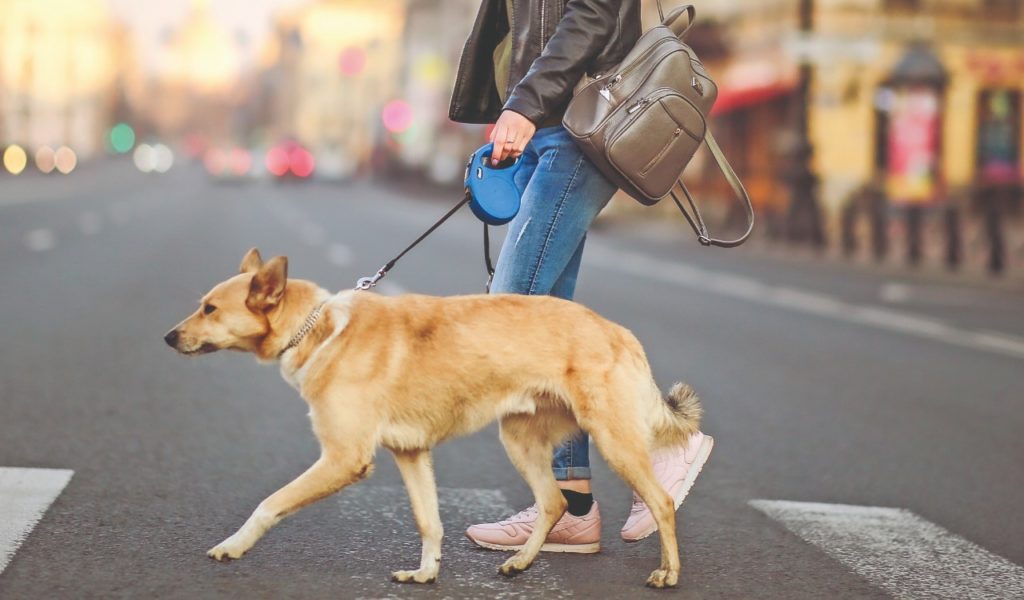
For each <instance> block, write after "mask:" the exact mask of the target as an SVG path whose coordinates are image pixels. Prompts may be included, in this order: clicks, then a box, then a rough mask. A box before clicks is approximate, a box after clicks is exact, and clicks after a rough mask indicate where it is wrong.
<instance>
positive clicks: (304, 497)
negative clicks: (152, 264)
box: [165, 248, 701, 587]
mask: <svg viewBox="0 0 1024 600" xmlns="http://www.w3.org/2000/svg"><path fill="white" fill-rule="evenodd" d="M287 267H288V260H287V258H285V257H277V258H274V259H272V260H270V261H268V262H266V263H263V261H262V259H261V258H260V254H259V252H258V251H257V250H256V249H255V248H253V249H252V250H250V251H249V252H248V254H246V255H245V258H244V259H243V260H242V266H241V273H240V274H239V275H235V276H234V277H232V278H230V279H228V280H227V281H224V282H222V283H220V284H218V285H217V286H216V287H214V288H213V289H212V290H211V291H210V292H209V293H207V294H206V295H205V296H204V297H203V299H202V301H201V304H200V306H199V309H198V310H197V311H196V312H195V313H193V314H192V315H191V316H189V317H188V318H187V319H185V320H184V321H182V322H181V323H180V324H179V325H178V326H177V327H175V328H174V329H173V330H171V332H170V333H168V334H167V336H166V338H165V339H166V341H167V343H168V344H170V345H171V346H172V347H173V348H175V349H176V350H177V351H178V352H181V353H182V354H202V353H206V352H213V351H215V350H221V349H231V350H241V351H245V352H251V353H253V354H255V355H256V357H257V358H258V359H259V360H261V361H274V360H277V361H279V362H280V367H281V373H282V375H284V377H285V379H286V380H288V381H289V382H290V383H291V384H292V385H293V386H294V387H295V388H296V389H297V390H298V391H299V393H301V394H302V397H303V398H304V399H305V400H306V402H308V403H309V407H310V412H309V414H310V419H311V421H312V425H313V432H314V433H315V434H316V437H317V439H318V440H319V441H320V447H321V455H320V458H319V459H318V460H317V461H316V462H315V463H314V464H313V466H311V467H310V468H309V469H308V470H307V471H306V472H305V473H303V474H302V475H300V476H299V477H298V478H297V479H295V480H294V481H292V482H291V483H289V484H288V485H286V486H284V487H283V488H281V489H280V490H278V491H277V492H275V493H274V494H272V495H271V496H270V497H268V498H267V499H265V500H264V501H263V502H261V503H260V505H259V506H258V507H257V508H256V510H255V511H254V512H253V513H252V516H250V517H249V519H248V520H247V521H246V522H245V524H244V525H243V526H242V527H241V529H239V530H238V532H237V533H235V534H234V535H232V536H231V537H229V538H228V539H226V540H224V541H223V542H221V543H220V544H219V545H218V546H216V547H215V548H213V549H212V550H210V551H209V552H208V554H209V556H211V557H213V558H215V559H217V560H222V559H229V558H239V557H240V556H242V555H243V554H244V553H245V552H246V551H247V550H249V549H250V548H252V546H253V544H255V543H256V540H258V539H259V538H260V537H261V536H262V535H263V534H264V533H266V532H267V530H268V529H270V528H271V527H273V526H274V525H275V524H276V523H278V522H279V521H280V520H281V519H282V518H284V517H285V516H288V515H290V514H292V513H294V512H295V511H297V510H298V509H300V508H302V507H303V506H306V505H307V504H310V503H312V502H315V501H317V500H319V499H321V498H324V497H326V496H329V495H330V494H333V493H335V492H337V491H338V490H340V489H342V488H343V487H345V486H347V485H349V484H351V483H354V482H356V481H358V480H360V479H363V478H365V477H367V476H368V475H369V474H370V472H371V468H372V461H373V456H374V452H375V450H376V448H377V447H378V446H384V447H386V448H387V449H389V450H390V451H391V452H392V453H393V454H394V456H395V462H396V463H397V464H398V468H399V470H400V471H401V474H402V478H403V480H404V481H405V485H406V487H407V489H408V491H409V499H410V501H411V504H412V509H413V513H414V514H415V517H416V524H417V526H418V528H419V531H420V535H421V537H422V539H423V551H422V557H421V562H420V567H419V569H417V570H415V571H396V572H394V573H392V578H393V579H394V580H395V581H400V582H406V581H414V582H419V583H425V582H432V581H434V580H435V579H436V578H437V574H438V570H439V568H440V562H441V536H442V529H441V518H440V515H439V513H438V506H437V490H436V487H435V484H434V474H433V467H432V464H431V458H430V450H431V448H433V447H434V446H435V445H437V444H439V443H440V442H443V441H444V440H447V439H449V438H452V437H455V436H458V435H465V434H469V433H472V432H474V431H477V430H479V429H481V428H483V427H484V426H486V425H487V424H489V423H491V422H492V421H494V420H496V419H497V420H499V421H500V424H501V442H502V444H504V446H505V450H506V452H507V453H508V456H509V458H510V459H511V460H512V464H514V465H515V467H516V469H518V470H519V472H520V473H521V474H522V476H523V477H524V478H525V479H526V482H527V483H528V484H529V486H530V489H531V490H532V492H533V494H534V497H535V498H536V502H537V508H538V511H539V514H540V516H539V518H538V521H537V525H536V528H535V529H534V531H533V533H532V534H531V535H530V537H529V540H528V541H527V543H526V544H525V546H524V547H523V548H522V549H521V550H519V552H517V553H516V554H515V555H514V556H512V557H511V558H510V559H508V560H507V561H506V562H505V563H504V564H503V565H501V568H500V569H499V571H500V572H501V573H502V574H504V575H509V576H511V575H514V574H516V573H519V572H521V571H524V570H526V569H527V568H529V566H530V564H531V563H532V562H533V560H534V559H535V558H536V556H537V553H538V552H539V551H540V548H541V545H542V544H543V543H544V539H545V538H546V537H547V534H548V532H549V530H550V529H551V527H552V526H553V525H554V524H555V522H556V521H558V519H559V518H561V516H562V513H563V512H564V511H565V509H566V501H565V499H564V497H563V496H562V494H561V493H560V492H559V489H558V486H557V485H556V484H555V478H554V476H553V474H552V472H551V457H552V451H553V448H554V446H555V445H556V444H558V443H559V442H561V441H563V440H565V439H566V438H568V437H569V436H570V435H571V434H573V433H575V432H576V431H578V429H579V428H583V429H584V430H586V431H587V432H589V433H590V435H591V436H592V438H593V439H594V441H595V443H596V444H597V446H598V448H599V449H600V451H601V454H602V455H603V456H604V458H605V460H606V461H607V463H608V465H609V466H610V467H611V468H612V469H613V470H615V472H616V473H618V474H619V476H620V477H622V478H623V479H624V480H625V481H626V483H628V484H629V485H630V486H631V487H632V488H633V489H634V490H636V492H637V493H638V494H639V495H640V497H641V498H643V500H644V501H645V502H646V503H647V505H648V506H649V507H650V508H651V511H652V513H653V515H654V518H655V521H656V522H657V524H658V531H660V533H661V566H660V568H658V569H657V570H655V571H654V572H653V573H651V576H650V577H649V578H648V580H647V584H648V585H650V586H653V587H665V586H674V585H675V584H676V582H677V580H678V578H679V549H678V547H677V544H676V527H675V511H674V510H673V508H674V507H673V502H672V499H671V498H670V497H669V495H668V493H666V492H665V490H664V489H662V487H661V486H660V485H659V484H658V481H657V480H656V479H655V476H654V472H653V468H652V466H651V459H650V454H649V452H650V450H651V449H653V448H655V447H659V446H663V445H669V444H680V443H684V441H685V440H686V439H687V437H688V436H689V435H690V434H692V433H695V432H696V431H697V430H698V428H699V422H700V416H701V407H700V404H699V402H698V401H697V398H696V396H695V395H694V394H693V392H692V390H691V389H690V388H689V387H687V386H686V385H684V384H676V385H675V386H674V387H673V388H672V390H671V391H670V392H669V394H668V397H667V398H663V397H662V394H661V392H660V391H659V390H658V388H657V385H656V384H655V382H654V378H653V377H652V375H651V369H650V366H649V365H648V363H647V358H646V357H645V356H644V351H643V348H642V347H641V346H640V343H639V342H638V341H637V340H636V338H635V337H634V336H633V335H632V334H631V333H630V332H629V331H628V330H626V329H625V328H623V327H621V326H619V325H616V324H614V323H612V322H610V321H607V320H605V319H603V318H602V317H600V316H598V315H597V314H595V313H594V312H593V311H591V310H589V309H587V308H585V307H583V306H581V305H579V304H576V303H573V302H569V301H566V300H560V299H557V298H552V297H548V296H522V295H473V296H455V297H449V298H437V297H431V296H420V295H413V294H409V295H404V296H398V297H383V296H378V295H376V294H373V293H369V292H362V291H344V292H340V293H338V294H333V295H332V294H331V293H329V292H328V291H326V290H324V289H322V288H320V287H319V286H317V285H316V284H314V283H312V282H309V281H303V280H299V279H287Z"/></svg>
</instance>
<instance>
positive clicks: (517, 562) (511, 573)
mask: <svg viewBox="0 0 1024 600" xmlns="http://www.w3.org/2000/svg"><path fill="white" fill-rule="evenodd" d="M532 564H533V561H528V560H527V559H526V558H525V557H522V556H519V555H518V554H516V555H515V556H513V557H512V558H510V559H508V560H506V561H505V563H504V564H502V565H501V566H500V567H498V572H499V573H501V574H502V575H504V576H505V577H515V576H516V575H518V574H520V573H522V572H523V571H525V570H527V569H529V568H530V565H532Z"/></svg>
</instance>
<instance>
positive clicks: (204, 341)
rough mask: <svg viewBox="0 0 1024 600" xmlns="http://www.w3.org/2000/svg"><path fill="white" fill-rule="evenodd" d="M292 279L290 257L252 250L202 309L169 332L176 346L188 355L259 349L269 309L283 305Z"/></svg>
mask: <svg viewBox="0 0 1024 600" xmlns="http://www.w3.org/2000/svg"><path fill="white" fill-rule="evenodd" d="M287 281H288V258H287V257H284V256H278V257H275V258H272V259H270V260H268V261H267V262H266V263H264V262H263V259H262V258H261V257H260V252H259V250H257V249H256V248H253V249H251V250H249V252H247V253H246V255H245V258H243V259H242V265H241V267H239V274H238V275H235V276H234V277H232V278H230V279H228V280H227V281H222V282H221V283H218V284H217V285H216V286H214V288H213V289H212V290H210V291H209V292H207V294H206V295H205V296H203V298H202V299H201V300H200V301H199V308H198V309H197V310H196V312H194V313H192V314H191V315H189V316H188V317H187V318H186V319H185V320H184V321H182V322H181V323H178V325H177V326H175V327H174V329H172V330H170V331H169V332H168V333H167V335H165V336H164V341H166V342H167V345H168V346H170V347H171V348H174V349H175V350H177V351H178V352H180V353H182V354H187V355H197V354H206V353H208V352H216V351H217V350H241V351H246V352H253V351H255V349H256V348H257V347H258V345H259V343H260V341H261V340H263V338H265V337H266V336H267V335H269V334H270V332H271V327H270V320H269V319H268V318H267V313H268V312H270V311H271V310H273V309H274V308H276V307H277V306H278V304H280V303H281V300H282V298H284V292H285V285H286V284H287Z"/></svg>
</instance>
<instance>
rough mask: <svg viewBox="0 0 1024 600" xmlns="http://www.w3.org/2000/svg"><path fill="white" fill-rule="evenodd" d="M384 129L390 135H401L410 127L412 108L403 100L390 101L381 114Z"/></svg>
mask: <svg viewBox="0 0 1024 600" xmlns="http://www.w3.org/2000/svg"><path fill="white" fill-rule="evenodd" d="M381 119H382V120H383V121H384V127H385V128H386V129H387V130H388V131H390V132H391V133H401V132H403V131H405V130H406V129H408V128H409V126H410V125H412V107H411V106H409V103H408V102H406V101H404V100H392V101H391V102H388V103H387V104H385V105H384V111H383V112H382V113H381Z"/></svg>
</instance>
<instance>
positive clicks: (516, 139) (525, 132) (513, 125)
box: [491, 110, 537, 165]
mask: <svg viewBox="0 0 1024 600" xmlns="http://www.w3.org/2000/svg"><path fill="white" fill-rule="evenodd" d="M536 131H537V127H536V126H535V125H534V124H533V123H532V122H531V121H530V120H529V119H527V118H526V117H524V116H523V115H521V114H519V113H517V112H515V111H514V110H503V111H501V115H500V116H499V117H498V121H497V122H496V123H495V124H494V129H493V130H491V143H492V144H494V150H493V151H492V152H491V164H494V165H496V164H498V163H500V162H501V161H503V160H505V159H506V158H508V157H513V158H515V157H517V156H519V155H520V154H522V153H523V149H524V148H526V144H527V142H529V141H530V138H532V137H533V134H534V132H536Z"/></svg>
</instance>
